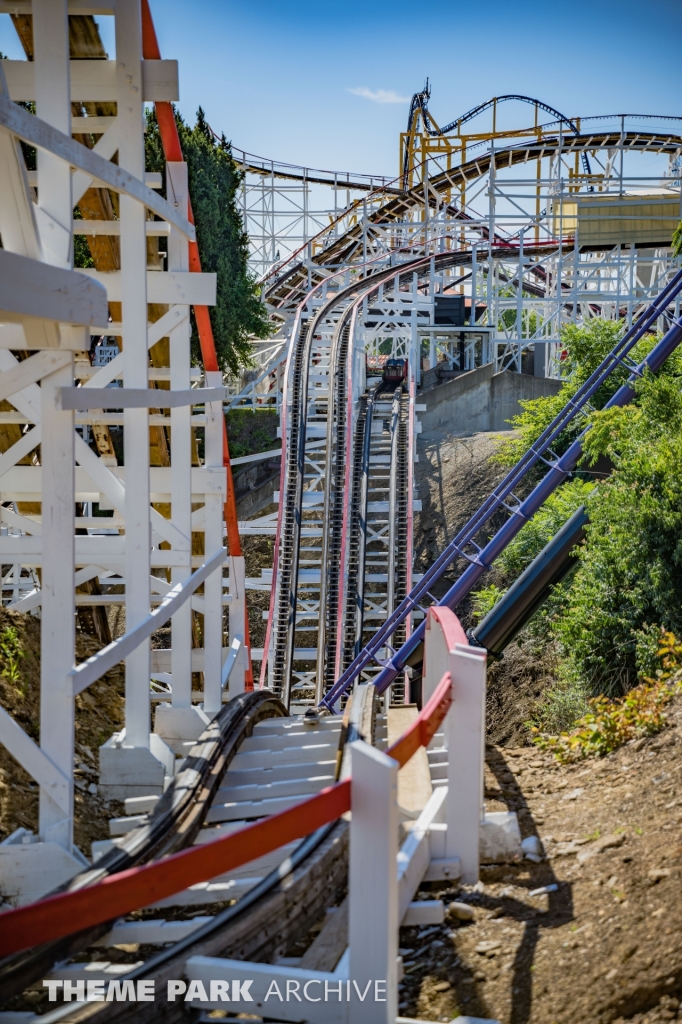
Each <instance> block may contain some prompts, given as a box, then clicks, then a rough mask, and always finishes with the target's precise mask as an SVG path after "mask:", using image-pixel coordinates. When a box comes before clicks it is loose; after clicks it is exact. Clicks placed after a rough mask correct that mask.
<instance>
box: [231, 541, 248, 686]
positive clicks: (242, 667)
mask: <svg viewBox="0 0 682 1024" xmlns="http://www.w3.org/2000/svg"><path fill="white" fill-rule="evenodd" d="M228 565H229V586H230V612H229V630H230V631H229V636H228V639H229V643H230V647H231V646H232V644H233V643H234V642H235V640H240V642H241V646H240V649H239V652H238V654H237V657H236V659H235V664H234V666H233V667H232V669H231V670H230V689H229V694H230V697H235V696H236V695H237V694H238V693H243V692H244V683H245V678H244V677H245V673H246V648H245V646H244V643H243V641H244V637H245V636H246V569H245V562H244V556H243V555H231V556H230V558H229V560H228Z"/></svg>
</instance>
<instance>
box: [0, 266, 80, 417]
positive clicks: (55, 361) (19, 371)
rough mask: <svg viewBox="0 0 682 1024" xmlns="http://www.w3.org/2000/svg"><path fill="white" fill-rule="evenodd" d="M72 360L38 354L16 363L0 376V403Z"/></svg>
mask: <svg viewBox="0 0 682 1024" xmlns="http://www.w3.org/2000/svg"><path fill="white" fill-rule="evenodd" d="M0 251H2V250H0ZM72 358H73V357H72V355H71V353H70V352H59V351H58V352H38V353H37V354H36V355H34V356H31V357H30V358H29V359H24V360H23V362H21V363H17V365H16V366H15V367H14V368H13V369H11V370H6V371H5V372H4V373H3V374H2V376H0V401H3V400H4V399H5V398H11V396H12V395H13V394H15V393H16V392H17V391H22V390H23V389H24V388H25V387H28V385H29V384H35V383H36V381H39V380H40V378H41V377H46V376H47V375H48V374H50V373H52V372H53V371H54V370H59V369H61V367H63V366H67V365H69V366H70V365H71V359H72ZM62 408H63V406H62Z"/></svg>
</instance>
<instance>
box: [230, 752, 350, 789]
mask: <svg viewBox="0 0 682 1024" xmlns="http://www.w3.org/2000/svg"><path fill="white" fill-rule="evenodd" d="M233 763H234V762H233ZM335 767H336V751H335V752H334V757H333V758H331V757H330V758H329V759H327V760H325V761H312V762H311V761H303V762H301V763H298V764H284V765H275V766H274V767H272V768H263V767H259V766H257V765H256V766H255V767H253V768H246V769H234V768H232V767H230V769H229V771H228V772H227V774H226V775H225V780H226V781H227V779H228V778H229V785H231V786H240V785H243V786H246V785H251V784H256V783H261V780H262V784H263V785H268V784H270V783H273V782H284V781H285V780H288V779H303V778H308V777H309V776H310V775H311V774H312V773H313V772H314V773H315V774H318V773H319V774H321V775H322V774H325V775H326V774H333V772H334V769H335Z"/></svg>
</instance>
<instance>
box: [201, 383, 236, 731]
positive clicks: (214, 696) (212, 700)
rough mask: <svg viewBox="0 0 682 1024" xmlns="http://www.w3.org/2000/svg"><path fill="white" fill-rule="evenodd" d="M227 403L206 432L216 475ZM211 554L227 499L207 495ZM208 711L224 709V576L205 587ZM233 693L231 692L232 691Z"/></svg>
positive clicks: (211, 413)
mask: <svg viewBox="0 0 682 1024" xmlns="http://www.w3.org/2000/svg"><path fill="white" fill-rule="evenodd" d="M206 384H207V385H208V387H214V386H219V385H220V384H222V374H221V373H220V372H219V371H217V370H212V371H209V372H208V373H207V374H206ZM223 429H224V427H223V403H222V402H209V403H208V404H207V406H206V432H205V446H204V454H205V459H206V463H205V464H206V467H207V468H210V469H211V470H214V471H216V472H218V471H221V470H222V472H223V475H224V472H225V471H224V470H223ZM203 518H204V530H205V540H204V543H205V545H206V550H207V551H213V550H215V546H216V545H217V546H220V545H222V543H223V498H222V495H219V494H207V495H206V496H205V505H204V510H203ZM204 604H205V610H204V650H205V653H204V710H205V711H206V714H208V715H213V714H216V713H217V712H218V711H220V708H221V707H222V689H223V687H222V663H223V572H222V567H221V569H220V571H219V572H214V573H213V575H211V576H209V577H208V579H207V580H206V583H205V584H204ZM230 617H231V616H230ZM230 692H231V691H230Z"/></svg>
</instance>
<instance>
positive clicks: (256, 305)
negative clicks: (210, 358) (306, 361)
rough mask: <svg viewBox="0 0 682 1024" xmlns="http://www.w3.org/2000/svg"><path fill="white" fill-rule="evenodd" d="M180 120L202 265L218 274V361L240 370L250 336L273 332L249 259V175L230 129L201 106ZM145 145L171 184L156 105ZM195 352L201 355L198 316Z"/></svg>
mask: <svg viewBox="0 0 682 1024" xmlns="http://www.w3.org/2000/svg"><path fill="white" fill-rule="evenodd" d="M175 120H176V124H177V126H178V132H179V133H180V144H181V146H182V152H183V154H184V157H185V160H186V161H187V172H188V178H189V193H190V198H191V201H192V210H193V212H194V221H195V225H196V232H197V242H198V245H199V254H200V257H201V268H202V270H203V271H205V272H207V273H215V274H217V275H218V289H217V302H216V305H215V306H211V307H210V316H211V323H212V325H213V335H214V338H215V344H216V351H217V354H218V362H219V363H220V365H221V367H222V368H223V369H227V370H231V371H232V372H233V373H236V372H238V370H239V368H240V366H245V365H248V363H249V361H250V352H251V346H250V343H249V336H255V337H257V338H265V337H267V336H268V334H269V333H270V327H269V323H268V318H267V313H266V311H265V308H264V307H263V305H262V304H261V302H260V298H259V294H258V286H257V284H256V282H255V281H254V279H253V277H252V276H251V274H250V273H249V271H248V269H247V265H246V261H247V257H248V238H247V235H246V232H245V231H244V225H243V223H242V218H241V215H240V213H239V210H238V208H237V198H236V197H237V189H238V188H239V186H240V184H241V181H242V178H243V175H242V173H241V172H240V171H239V170H238V169H237V167H236V166H235V163H234V161H233V159H232V153H231V149H230V143H228V142H227V140H226V139H225V136H224V135H223V137H222V138H221V139H219V140H216V138H215V136H214V135H213V132H212V131H211V129H210V127H209V125H208V124H207V122H206V118H205V116H204V111H203V110H202V109H201V107H199V110H198V111H197V121H196V124H195V126H194V128H190V127H189V125H188V124H186V123H185V121H184V120H183V119H182V117H181V116H180V114H179V113H178V112H177V111H176V112H175ZM145 151H146V167H147V170H148V171H160V172H161V173H162V174H163V175H164V188H165V158H164V155H163V147H162V145H161V137H160V134H159V126H158V122H157V120H156V114H155V112H154V110H153V109H148V110H147V132H146V135H145ZM192 355H193V357H194V358H196V359H197V361H199V360H200V350H199V337H198V334H197V330H196V325H195V324H194V322H193V325H192Z"/></svg>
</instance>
